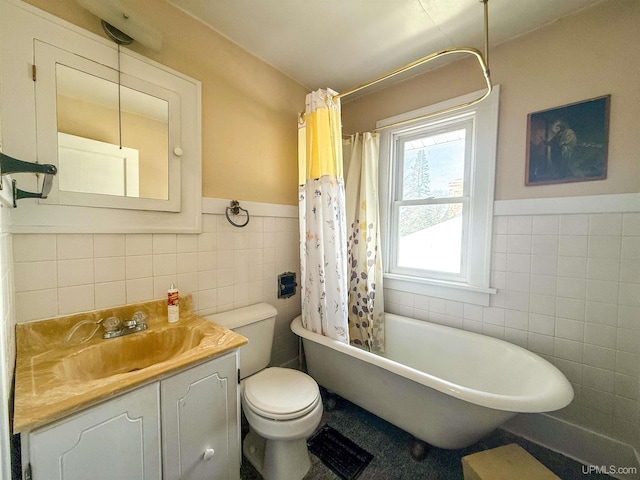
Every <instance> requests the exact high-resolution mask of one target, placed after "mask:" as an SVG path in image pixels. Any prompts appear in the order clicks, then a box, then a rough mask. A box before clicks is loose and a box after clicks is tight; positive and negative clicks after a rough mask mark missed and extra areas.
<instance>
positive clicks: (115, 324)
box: [103, 317, 122, 333]
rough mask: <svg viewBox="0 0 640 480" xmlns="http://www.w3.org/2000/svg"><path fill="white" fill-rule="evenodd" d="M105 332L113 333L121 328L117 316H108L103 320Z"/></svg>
mask: <svg viewBox="0 0 640 480" xmlns="http://www.w3.org/2000/svg"><path fill="white" fill-rule="evenodd" d="M103 325H104V331H105V333H113V332H117V331H119V330H121V329H122V323H121V322H120V319H119V318H118V317H109V318H107V319H106V320H105V321H104V322H103Z"/></svg>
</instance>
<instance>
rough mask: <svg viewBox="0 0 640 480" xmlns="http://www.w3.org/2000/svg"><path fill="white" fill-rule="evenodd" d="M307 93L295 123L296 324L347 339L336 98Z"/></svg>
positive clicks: (324, 93)
mask: <svg viewBox="0 0 640 480" xmlns="http://www.w3.org/2000/svg"><path fill="white" fill-rule="evenodd" d="M335 95H336V93H335V92H333V91H332V90H329V89H327V90H317V91H315V92H312V93H310V94H308V95H307V98H306V108H305V113H304V118H301V120H300V123H299V128H298V184H299V201H300V203H299V209H300V210H299V211H300V283H301V296H302V325H303V326H304V327H305V328H306V329H308V330H311V331H313V332H316V333H320V334H322V335H325V336H327V337H330V338H333V339H335V340H338V341H341V342H344V343H349V329H348V314H347V289H348V283H347V234H346V222H345V193H344V179H343V174H342V169H343V166H342V127H341V123H340V122H341V120H340V100H339V99H337V98H334V96H335Z"/></svg>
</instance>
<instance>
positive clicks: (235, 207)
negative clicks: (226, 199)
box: [224, 200, 249, 228]
mask: <svg viewBox="0 0 640 480" xmlns="http://www.w3.org/2000/svg"><path fill="white" fill-rule="evenodd" d="M240 211H243V212H244V213H245V215H246V216H247V219H246V220H245V222H244V223H235V222H234V221H233V220H231V218H230V217H229V212H231V214H232V215H236V216H237V215H239V214H240ZM224 216H225V217H227V220H228V221H229V223H230V224H231V225H233V226H234V227H239V228H242V227H245V226H246V225H247V224H248V223H249V211H248V210H246V209H244V208H242V207H241V206H240V202H239V201H237V200H231V202H230V203H229V206H228V207H227V208H226V210H225V212H224Z"/></svg>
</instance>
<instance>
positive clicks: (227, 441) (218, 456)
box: [160, 354, 240, 480]
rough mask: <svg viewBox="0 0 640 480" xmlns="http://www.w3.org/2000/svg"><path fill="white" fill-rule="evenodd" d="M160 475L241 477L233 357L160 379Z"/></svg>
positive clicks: (173, 479)
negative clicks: (161, 469) (161, 472)
mask: <svg viewBox="0 0 640 480" xmlns="http://www.w3.org/2000/svg"><path fill="white" fill-rule="evenodd" d="M160 397H161V398H162V468H163V472H164V475H163V478H164V480H178V479H184V480H187V479H214V478H215V479H229V480H235V479H238V478H240V431H239V408H240V407H239V405H238V367H237V363H236V356H235V354H234V355H227V356H225V357H222V358H220V359H219V360H216V361H212V362H208V363H204V364H202V365H199V366H197V367H194V368H192V369H190V370H187V371H185V372H183V373H181V374H179V375H175V376H173V377H171V378H168V379H166V380H163V381H162V382H161V383H160Z"/></svg>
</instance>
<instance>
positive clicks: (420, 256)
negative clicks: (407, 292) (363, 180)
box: [398, 203, 462, 273]
mask: <svg viewBox="0 0 640 480" xmlns="http://www.w3.org/2000/svg"><path fill="white" fill-rule="evenodd" d="M398 233H399V241H398V267H404V268H417V269H422V270H432V271H437V272H447V273H460V270H461V263H462V261H461V246H462V204H461V203H449V204H440V205H412V206H401V207H399V209H398Z"/></svg>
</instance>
